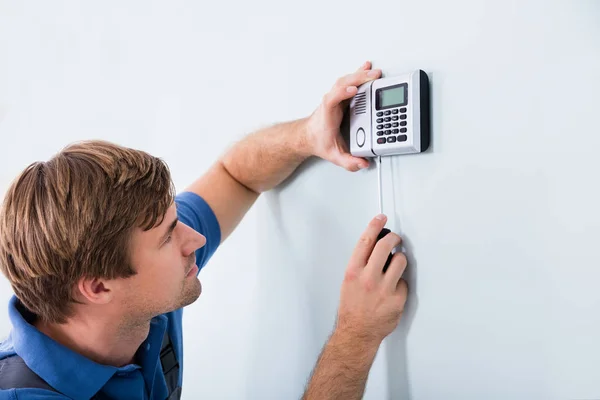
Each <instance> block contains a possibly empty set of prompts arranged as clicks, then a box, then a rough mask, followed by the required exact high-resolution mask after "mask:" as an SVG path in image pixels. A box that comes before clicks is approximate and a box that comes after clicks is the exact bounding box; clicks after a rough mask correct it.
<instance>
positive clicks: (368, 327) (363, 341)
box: [303, 216, 408, 400]
mask: <svg viewBox="0 0 600 400" xmlns="http://www.w3.org/2000/svg"><path fill="white" fill-rule="evenodd" d="M386 220H387V219H386V218H385V216H380V217H376V218H374V219H373V220H372V221H371V223H370V224H369V226H368V227H367V229H366V231H365V232H364V233H363V234H362V236H361V238H360V240H359V242H358V244H357V245H356V247H355V248H354V253H353V254H352V257H351V258H350V262H349V263H348V267H347V269H346V274H345V276H344V282H343V283H342V289H341V294H340V306H339V310H338V318H337V324H336V328H335V330H334V333H333V334H332V335H331V338H330V339H329V342H328V343H327V345H326V346H325V348H324V349H323V352H322V353H321V356H320V357H319V360H318V361H317V365H316V367H315V369H314V371H313V374H312V377H311V379H310V382H309V384H308V387H307V389H306V393H305V394H304V397H303V400H334V399H336V400H337V399H340V400H342V399H343V400H358V399H361V398H362V396H363V394H364V390H365V385H366V383H367V377H368V375H369V370H370V369H371V365H372V364H373V360H374V359H375V355H376V354H377V349H378V348H379V345H380V344H381V342H382V341H383V339H384V338H385V337H386V336H387V335H389V334H390V333H391V332H392V331H393V330H394V329H395V328H396V326H397V325H398V322H399V320H400V317H401V315H402V312H403V310H404V304H405V302H406V296H407V293H408V288H407V286H406V282H405V281H404V280H402V278H401V277H402V274H403V272H404V269H405V268H406V257H405V256H404V254H402V253H401V252H397V253H396V254H394V256H393V257H392V261H391V262H390V265H389V267H388V269H387V271H386V272H385V273H382V271H383V266H384V264H385V262H386V260H387V257H388V255H389V254H390V252H391V251H392V249H393V248H394V247H396V246H398V245H399V244H400V237H399V236H398V235H396V234H395V233H388V234H387V235H386V236H385V237H383V238H382V239H381V240H379V241H377V235H378V234H379V232H381V229H382V228H383V227H384V226H385V222H386Z"/></svg>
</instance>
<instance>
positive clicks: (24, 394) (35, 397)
mask: <svg viewBox="0 0 600 400" xmlns="http://www.w3.org/2000/svg"><path fill="white" fill-rule="evenodd" d="M57 399H68V397H66V396H65V395H63V394H60V393H56V392H51V391H50V390H44V389H0V400H57Z"/></svg>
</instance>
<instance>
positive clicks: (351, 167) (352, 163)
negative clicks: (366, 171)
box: [331, 151, 369, 172]
mask: <svg viewBox="0 0 600 400" xmlns="http://www.w3.org/2000/svg"><path fill="white" fill-rule="evenodd" d="M331 161H332V162H333V163H334V164H336V165H338V166H340V167H342V168H345V169H347V170H348V171H351V172H356V171H358V170H360V169H363V168H367V167H368V166H369V162H368V161H367V160H365V159H364V158H360V157H354V156H352V155H350V154H348V153H343V152H340V151H336V152H335V153H334V154H333V157H332V160H331Z"/></svg>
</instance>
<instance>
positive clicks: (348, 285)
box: [335, 215, 408, 346]
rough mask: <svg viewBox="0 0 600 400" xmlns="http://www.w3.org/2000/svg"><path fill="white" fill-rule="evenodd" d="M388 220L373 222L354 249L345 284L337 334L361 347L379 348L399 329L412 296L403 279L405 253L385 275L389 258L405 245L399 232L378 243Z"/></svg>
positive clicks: (383, 218)
mask: <svg viewBox="0 0 600 400" xmlns="http://www.w3.org/2000/svg"><path fill="white" fill-rule="evenodd" d="M386 220H387V219H386V217H385V216H384V215H379V216H377V217H375V218H374V219H373V220H372V221H371V222H370V223H369V226H368V227H367V229H366V230H365V231H364V232H363V234H362V236H361V237H360V239H359V241H358V244H357V245H356V247H355V248H354V252H353V254H352V257H351V259H350V262H349V263H348V266H347V269H346V273H345V276H344V282H343V284H342V289H341V296H340V306H339V310H338V320H337V325H336V332H335V333H336V334H342V335H343V336H345V338H346V340H352V339H357V340H360V342H357V343H360V345H365V344H374V345H376V346H379V344H380V343H381V341H382V340H383V339H384V338H385V337H386V336H387V335H389V334H390V333H391V332H392V331H393V330H394V329H395V328H396V326H397V325H398V321H399V320H400V317H401V315H402V312H403V311H404V304H405V302H406V296H407V293H408V288H407V285H406V281H404V280H403V279H402V278H401V277H402V273H403V272H404V269H405V268H406V264H407V261H406V256H405V255H404V254H402V253H401V252H397V253H396V254H394V256H393V257H392V261H391V263H390V266H389V268H388V269H387V271H386V272H385V273H383V266H384V264H385V262H386V260H387V257H388V255H389V254H390V252H391V251H392V249H393V248H394V247H396V246H398V245H399V244H400V242H401V239H400V236H398V235H396V234H395V233H388V234H387V235H386V236H385V237H383V238H382V239H381V240H379V241H378V242H377V235H378V234H379V232H380V231H381V229H383V227H384V226H385V223H386Z"/></svg>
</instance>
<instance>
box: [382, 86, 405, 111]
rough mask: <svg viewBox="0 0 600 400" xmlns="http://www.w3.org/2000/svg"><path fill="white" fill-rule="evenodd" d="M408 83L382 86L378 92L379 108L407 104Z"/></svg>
mask: <svg viewBox="0 0 600 400" xmlns="http://www.w3.org/2000/svg"><path fill="white" fill-rule="evenodd" d="M406 89H407V85H406V84H400V85H394V86H389V87H386V88H381V89H378V90H377V93H376V98H375V102H376V108H377V109H378V110H381V109H385V108H391V107H400V106H405V105H406V103H407V100H408V99H407V90H406Z"/></svg>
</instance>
